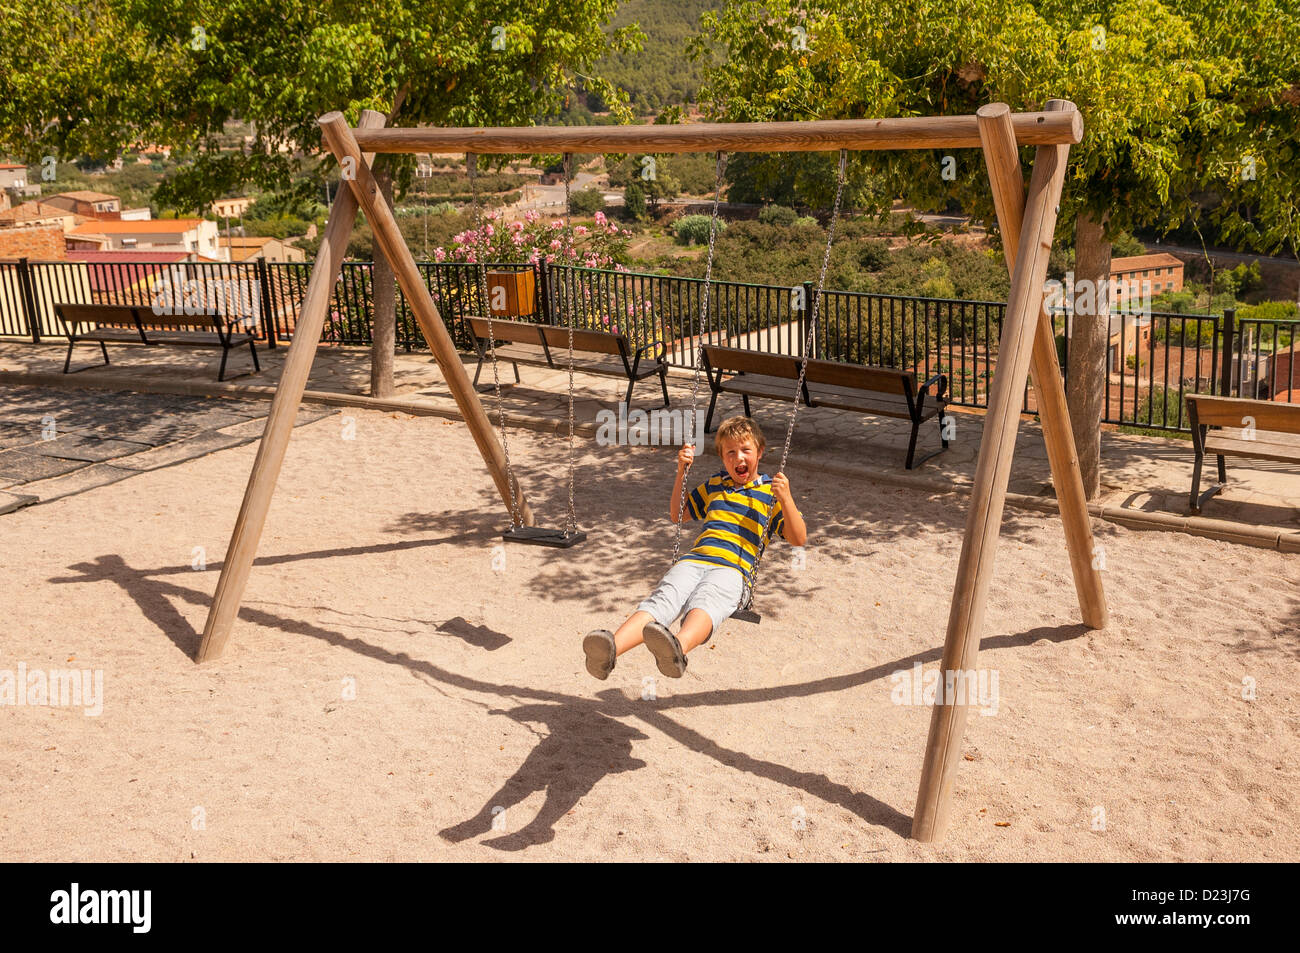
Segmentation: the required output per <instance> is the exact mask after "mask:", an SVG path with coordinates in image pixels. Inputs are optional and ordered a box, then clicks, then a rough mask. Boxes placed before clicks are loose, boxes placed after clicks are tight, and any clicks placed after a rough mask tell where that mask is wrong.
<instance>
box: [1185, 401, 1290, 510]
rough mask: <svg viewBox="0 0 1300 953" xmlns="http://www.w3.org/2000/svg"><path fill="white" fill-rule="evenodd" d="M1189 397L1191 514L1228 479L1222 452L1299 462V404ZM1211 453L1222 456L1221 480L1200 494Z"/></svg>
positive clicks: (1255, 457)
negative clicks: (1192, 453) (1192, 458)
mask: <svg viewBox="0 0 1300 953" xmlns="http://www.w3.org/2000/svg"><path fill="white" fill-rule="evenodd" d="M1185 399H1186V400H1187V411H1188V414H1189V415H1190V416H1191V423H1192V444H1193V446H1194V447H1195V449H1196V463H1195V464H1194V465H1193V467H1192V492H1191V498H1190V503H1189V508H1190V510H1191V513H1192V515H1196V514H1199V513H1200V512H1201V507H1202V506H1203V505H1204V504H1205V501H1206V500H1208V499H1209V498H1210V497H1212V496H1214V495H1215V494H1216V493H1218V492H1220V491H1221V490H1222V489H1223V487H1224V485H1225V484H1226V483H1227V482H1228V471H1227V468H1226V467H1225V466H1224V462H1223V458H1224V457H1250V458H1253V459H1255V460H1273V461H1276V462H1278V463H1295V464H1300V404H1279V403H1277V402H1275V401H1271V400H1250V399H1248V398H1245V397H1215V396H1213V395H1211V394H1187V395H1185ZM1209 454H1213V455H1214V456H1216V457H1218V461H1219V482H1218V484H1217V485H1216V486H1213V487H1211V488H1210V489H1208V490H1206V491H1205V493H1204V494H1202V493H1201V492H1200V489H1201V466H1202V465H1203V464H1204V463H1205V457H1206V456H1207V455H1209Z"/></svg>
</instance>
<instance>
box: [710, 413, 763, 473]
mask: <svg viewBox="0 0 1300 953" xmlns="http://www.w3.org/2000/svg"><path fill="white" fill-rule="evenodd" d="M713 446H714V449H716V450H717V451H718V456H719V457H721V458H722V465H723V466H724V467H726V468H727V473H728V474H730V476H731V479H732V480H734V481H735V482H736V483H739V484H741V485H744V484H746V483H748V482H749V481H750V480H752V479H754V477H756V476H757V475H758V460H759V458H760V457H761V456H763V451H764V450H766V449H767V441H766V440H764V439H763V431H761V430H759V429H758V424H756V423H754V421H752V420H750V419H749V418H748V417H729V418H727V419H726V420H724V421H723V422H722V423H721V424H720V425H719V426H718V432H717V435H716V436H715V437H714V438H713Z"/></svg>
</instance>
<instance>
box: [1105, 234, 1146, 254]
mask: <svg viewBox="0 0 1300 953" xmlns="http://www.w3.org/2000/svg"><path fill="white" fill-rule="evenodd" d="M1110 253H1111V256H1112V257H1114V258H1132V257H1133V256H1135V255H1145V254H1146V253H1147V247H1146V245H1143V244H1142V243H1141V242H1140V241H1138V240H1137V239H1136V238H1134V237H1133V236H1132V235H1130V234H1129V233H1128V232H1122V233H1120V235H1119V237H1117V238H1116V239H1115V240H1114V241H1113V242H1111V245H1110Z"/></svg>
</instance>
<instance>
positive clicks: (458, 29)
mask: <svg viewBox="0 0 1300 953" xmlns="http://www.w3.org/2000/svg"><path fill="white" fill-rule="evenodd" d="M80 6H81V7H82V8H93V9H94V11H95V13H96V22H95V24H94V28H93V29H88V30H87V29H86V28H85V27H82V26H81V21H82V20H83V19H84V16H83V15H82V14H80V13H66V14H65V11H64V8H63V7H62V6H61V5H60V4H57V3H56V4H54V5H53V7H52V8H51V9H50V10H48V11H47V9H46V8H45V7H44V6H43V5H42V6H37V5H31V6H29V7H27V8H23V7H21V6H19V5H17V4H8V3H7V4H6V5H5V8H4V11H5V16H4V17H3V18H0V19H3V20H4V21H5V22H4V23H3V26H0V29H3V30H4V33H3V35H0V44H2V45H0V48H3V49H5V57H6V69H5V70H4V74H3V75H4V78H3V80H0V148H6V149H9V150H11V151H13V152H18V153H21V154H25V155H27V156H29V157H39V156H41V155H44V154H50V153H52V154H55V155H58V156H60V157H64V156H71V155H77V154H88V155H91V156H93V157H107V156H111V155H115V154H118V153H120V152H121V151H122V150H123V149H124V148H126V147H127V146H129V145H131V144H132V143H133V142H135V141H137V140H141V139H143V140H144V141H149V142H157V143H162V144H167V145H171V146H173V147H175V148H176V149H178V150H180V154H181V156H182V157H184V158H186V159H188V160H191V161H189V162H188V164H186V165H185V166H184V167H183V168H181V169H179V170H178V171H177V172H175V173H174V174H173V175H171V176H170V177H169V179H168V180H167V181H166V182H165V183H164V185H163V186H162V187H161V188H160V189H159V192H158V201H159V202H162V203H169V204H174V205H176V206H177V207H180V208H202V207H205V206H206V205H207V204H208V203H209V202H210V201H211V200H212V199H213V198H214V197H216V196H219V195H222V194H225V193H228V192H230V191H233V190H235V189H237V188H242V187H243V186H244V185H245V184H246V183H252V184H254V185H256V186H257V187H258V188H261V189H264V190H268V191H276V192H280V193H285V192H291V191H293V190H294V189H295V188H301V189H302V190H304V191H305V192H307V193H311V194H314V193H315V191H316V188H317V185H316V183H315V182H313V181H311V180H310V179H308V178H304V177H303V173H304V172H312V173H315V172H316V171H317V166H318V165H320V163H319V162H318V160H317V159H316V156H317V155H319V153H320V149H321V135H320V129H319V127H318V125H317V122H316V120H317V118H318V117H319V116H320V115H322V114H324V113H326V112H329V111H332V110H340V111H342V112H343V113H344V114H345V115H346V116H347V117H348V119H349V121H351V122H355V121H356V120H357V118H358V116H359V114H360V112H361V110H363V109H366V108H370V109H376V110H379V111H380V112H382V113H384V114H385V115H386V116H387V118H388V124H389V125H390V126H415V125H420V124H434V125H465V126H477V125H520V124H527V123H530V122H533V121H535V120H536V119H537V118H539V117H545V116H547V115H551V114H554V113H557V112H558V111H559V109H560V108H561V106H562V105H563V101H564V98H565V95H566V93H567V92H568V91H569V90H571V89H572V88H573V86H574V82H575V75H576V74H577V73H579V72H581V73H583V74H589V73H590V72H591V67H592V64H594V63H595V62H596V61H597V60H599V59H600V58H601V57H602V56H603V55H605V54H606V53H607V52H609V51H611V50H629V49H633V48H635V46H636V43H637V41H638V38H639V34H638V32H637V31H636V29H635V28H634V27H628V28H623V29H618V30H614V31H611V32H610V33H606V32H605V31H604V30H603V29H602V26H603V25H604V24H605V23H606V22H607V21H608V20H609V19H610V17H611V16H612V15H613V14H614V12H615V11H616V9H617V7H618V2H617V0H552V2H549V3H546V4H536V3H528V2H524V0H490V2H488V3H486V4H485V3H482V2H479V0H443V2H437V3H433V2H426V0H373V2H370V3H366V4H363V5H360V6H358V5H357V4H355V3H350V2H344V0H310V2H308V0H279V2H276V3H265V2H262V0H220V2H218V0H98V2H96V0H87V2H83V3H81V4H80ZM11 7H12V8H13V10H14V13H15V15H14V16H12V17H11V16H10V8H11ZM78 29H81V30H83V31H84V32H83V33H80V34H78V33H77V32H76V31H77V30H78ZM24 31H27V32H26V34H25V35H24ZM65 31H72V32H73V33H74V36H73V37H72V38H66V37H65V36H64V35H63V34H64V32H65ZM14 65H17V66H18V67H19V68H18V69H11V67H12V66H14ZM15 74H17V75H15ZM583 82H584V83H585V84H586V86H587V87H588V88H592V89H596V90H598V91H599V92H600V93H601V95H602V96H603V97H604V99H605V100H606V102H607V103H609V104H611V105H612V106H615V107H616V108H624V109H625V103H626V96H625V95H623V94H622V93H620V91H618V90H617V89H614V88H613V87H611V86H609V84H608V83H604V82H603V81H601V80H600V79H599V78H598V77H591V76H587V78H586V79H584V80H583ZM232 119H239V120H243V121H245V122H247V123H249V124H251V128H252V129H253V130H254V133H253V136H254V138H253V142H252V143H251V144H249V145H247V146H243V147H241V148H240V149H238V150H229V149H227V150H222V149H221V148H220V136H221V134H222V132H223V129H224V126H225V123H226V122H227V121H228V120H232ZM333 166H334V164H333V162H332V160H331V161H328V162H326V163H324V164H323V167H322V168H321V169H320V170H319V171H320V172H321V173H324V174H329V173H330V172H331V171H332V170H333ZM413 171H414V161H413V157H412V156H409V155H407V156H383V157H381V158H380V160H379V161H378V162H377V163H376V167H375V177H376V179H377V181H378V184H379V186H380V188H381V191H382V192H383V194H384V196H385V198H386V199H387V200H388V201H389V202H391V201H392V197H393V191H394V187H395V186H396V187H397V188H400V189H403V190H404V189H405V188H407V187H408V186H409V184H410V182H411V179H412V173H413ZM316 182H319V179H317V180H316ZM374 293H375V347H374V351H373V360H372V368H371V393H372V394H375V395H377V396H383V395H387V394H391V393H392V355H393V342H394V328H395V286H394V281H393V278H392V272H391V270H390V269H389V268H388V267H387V265H386V263H383V262H381V261H376V269H375V283H374Z"/></svg>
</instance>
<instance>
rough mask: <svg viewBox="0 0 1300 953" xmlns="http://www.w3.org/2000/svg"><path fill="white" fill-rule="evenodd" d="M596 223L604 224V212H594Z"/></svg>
mask: <svg viewBox="0 0 1300 953" xmlns="http://www.w3.org/2000/svg"><path fill="white" fill-rule="evenodd" d="M596 224H597V225H604V224H605V213H604V212H597V213H596Z"/></svg>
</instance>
